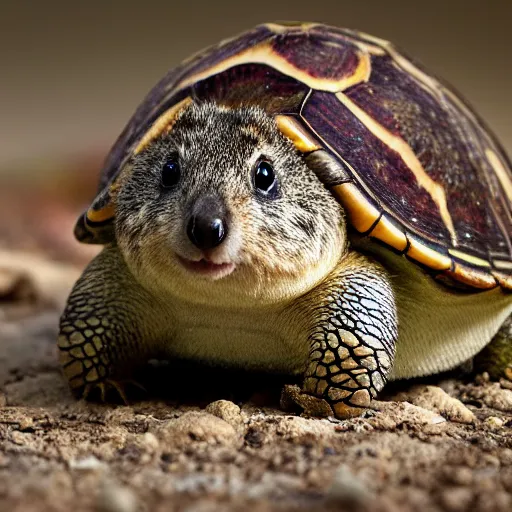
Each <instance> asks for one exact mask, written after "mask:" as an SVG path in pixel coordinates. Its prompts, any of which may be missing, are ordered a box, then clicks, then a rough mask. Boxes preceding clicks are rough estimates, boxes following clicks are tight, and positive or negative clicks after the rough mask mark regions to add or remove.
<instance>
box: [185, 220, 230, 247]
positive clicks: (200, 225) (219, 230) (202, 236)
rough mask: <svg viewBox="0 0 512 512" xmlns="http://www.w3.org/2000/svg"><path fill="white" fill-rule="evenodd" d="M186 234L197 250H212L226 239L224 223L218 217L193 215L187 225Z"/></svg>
mask: <svg viewBox="0 0 512 512" xmlns="http://www.w3.org/2000/svg"><path fill="white" fill-rule="evenodd" d="M187 234H188V237H189V238H190V241H191V242H192V243H193V244H194V245H195V246H196V247H198V248H199V249H202V250H206V249H213V248H214V247H217V246H218V245H220V244H221V243H222V240H224V238H225V237H226V227H225V222H224V221H223V220H222V219H219V218H218V217H201V216H198V215H194V216H193V217H192V218H191V219H190V221H189V223H188V227H187Z"/></svg>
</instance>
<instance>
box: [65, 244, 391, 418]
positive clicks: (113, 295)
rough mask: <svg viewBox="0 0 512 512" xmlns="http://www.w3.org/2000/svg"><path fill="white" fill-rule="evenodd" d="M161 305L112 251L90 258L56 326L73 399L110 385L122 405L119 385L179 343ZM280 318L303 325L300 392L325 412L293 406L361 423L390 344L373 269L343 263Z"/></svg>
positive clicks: (381, 287) (382, 280) (385, 305)
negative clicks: (298, 320)
mask: <svg viewBox="0 0 512 512" xmlns="http://www.w3.org/2000/svg"><path fill="white" fill-rule="evenodd" d="M164 302H166V301H159V300H158V298H156V297H152V296H151V295H150V294H149V293H148V292H146V291H145V290H144V289H143V288H142V287H141V286H140V285H139V284H138V283H137V282H136V281H135V279H134V278H133V277H132V275H131V273H130V271H129V270H128V268H127V267H126V265H125V263H124V260H123V259H122V257H121V256H120V254H119V252H118V251H117V249H116V248H107V249H105V250H104V251H103V252H102V253H101V254H100V255H99V256H98V257H96V259H95V260H94V261H93V262H92V263H91V264H90V265H89V267H88V268H87V269H86V271H85V272H84V275H83V276H82V278H81V279H80V280H79V281H78V282H77V283H76V285H75V288H74V289H73V292H72V293H71V296H70V298H69V301H68V305H67V307H66V309H65V311H64V314H63V316H62V319H61V328H60V336H59V340H58V345H59V349H60V360H61V364H62V367H63V371H64V374H65V376H66V378H67V379H68V381H69V384H70V386H71V388H72V390H73V391H74V392H75V394H77V395H79V396H84V397H86V396H87V395H88V394H89V392H90V391H91V390H92V389H93V388H95V387H99V388H100V391H101V394H102V397H103V398H104V393H105V388H106V386H108V385H111V386H113V387H115V388H116V389H117V390H118V392H119V393H120V395H121V397H122V398H123V399H125V396H124V391H123V382H124V381H126V380H127V379H129V378H130V376H131V372H132V370H133V367H134V366H136V365H137V364H141V363H143V362H144V361H145V360H147V359H149V358H150V357H154V356H156V355H158V354H159V353H161V352H162V346H163V345H162V343H161V340H162V339H163V338H164V337H165V338H166V339H165V343H167V344H169V345H170V344H172V339H173V336H174V335H176V336H179V334H180V333H179V332H176V333H173V332H172V326H171V325H169V324H172V313H171V312H170V311H169V310H166V311H163V309H162V303H164ZM171 309H172V308H171ZM283 311H284V314H285V315H286V314H288V317H287V318H288V319H289V321H290V322H292V321H293V319H294V318H296V317H297V312H299V314H301V315H303V316H304V317H306V318H308V320H307V324H309V325H310V328H309V329H306V330H305V332H304V340H303V342H304V344H308V346H309V347H310V350H309V359H308V361H306V362H305V367H306V370H305V374H304V375H305V380H304V386H303V393H305V394H306V395H311V396H312V397H316V398H318V399H320V400H321V402H322V404H323V405H322V407H323V409H324V412H323V413H322V412H320V410H319V409H318V407H317V408H316V409H315V410H312V408H311V407H310V406H304V403H305V399H306V398H305V397H304V396H303V395H300V394H299V395H297V394H296V396H295V397H292V399H294V400H295V401H296V402H298V403H299V404H300V405H302V406H303V407H304V408H305V409H306V410H307V412H310V413H312V414H324V415H325V414H326V413H327V414H330V415H335V416H337V417H340V418H344V417H349V416H354V415H358V414H361V412H362V411H363V410H364V408H365V407H367V406H368V405H369V404H370V401H371V399H372V398H374V397H375V396H376V395H377V393H378V392H379V391H380V390H381V389H382V387H383V386H384V384H385V382H386V375H387V373H388V370H389V369H390V367H391V364H392V361H393V356H394V344H395V341H396V336H397V321H396V310H395V306H394V299H393V292H392V289H391V286H390V285H389V282H388V279H387V277H386V274H385V272H384V271H383V270H382V268H381V267H380V266H379V265H377V264H375V263H372V262H369V261H368V260H367V259H366V258H364V257H361V256H359V255H357V254H355V253H354V254H350V255H348V256H347V257H346V258H344V259H343V260H342V261H341V262H340V263H339V265H338V266H337V267H336V268H335V269H334V271H333V272H331V274H329V276H328V277H327V278H326V279H325V280H324V281H323V282H322V283H321V284H320V285H319V286H317V287H316V288H314V289H313V290H311V291H310V292H309V293H308V294H306V295H305V296H304V297H302V298H301V299H300V300H298V301H297V302H295V303H293V304H292V305H291V306H287V307H286V308H284V310H283ZM226 314H229V311H226ZM248 321H250V320H249V319H248ZM285 321H286V318H285ZM298 345H300V343H299V344H298ZM298 345H297V346H298ZM306 401H307V400H306ZM315 403H317V405H318V402H317V401H315Z"/></svg>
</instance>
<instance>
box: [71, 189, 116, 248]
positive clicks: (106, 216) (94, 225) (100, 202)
mask: <svg viewBox="0 0 512 512" xmlns="http://www.w3.org/2000/svg"><path fill="white" fill-rule="evenodd" d="M111 188H112V187H111V186H107V187H105V188H104V189H103V190H102V191H101V192H100V193H99V194H98V195H97V196H96V198H95V199H94V201H93V202H92V204H91V206H90V207H89V208H88V209H87V210H86V211H85V212H84V213H83V214H82V215H81V216H80V217H79V218H78V220H77V222H76V224H75V231H74V233H75V237H76V239H77V240H78V241H79V242H82V243H85V244H109V243H112V242H114V240H115V234H114V217H115V215H114V213H115V212H114V203H113V200H112V196H111Z"/></svg>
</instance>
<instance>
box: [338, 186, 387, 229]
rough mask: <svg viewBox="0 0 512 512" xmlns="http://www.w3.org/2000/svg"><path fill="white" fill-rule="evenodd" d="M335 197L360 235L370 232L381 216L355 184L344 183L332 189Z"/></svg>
mask: <svg viewBox="0 0 512 512" xmlns="http://www.w3.org/2000/svg"><path fill="white" fill-rule="evenodd" d="M332 191H333V193H334V195H335V196H337V197H338V198H339V200H340V201H341V204H342V205H343V207H344V208H345V210H346V211H347V214H348V216H349V218H350V222H351V224H352V225H353V226H354V227H355V228H356V229H357V231H359V232H360V233H365V232H366V231H368V230H369V229H370V228H371V227H372V226H373V224H374V223H375V222H376V220H377V219H378V218H379V216H380V212H379V210H377V208H375V207H373V206H372V205H371V204H370V203H369V202H368V201H367V200H366V199H365V197H364V196H363V194H362V192H361V191H360V190H359V189H358V188H357V186H356V185H355V184H354V183H343V184H341V185H336V186H334V187H333V188H332Z"/></svg>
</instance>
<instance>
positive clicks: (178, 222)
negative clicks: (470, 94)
mask: <svg viewBox="0 0 512 512" xmlns="http://www.w3.org/2000/svg"><path fill="white" fill-rule="evenodd" d="M511 202H512V174H511V165H510V162H509V160H508V159H507V157H506V155H505V153H504V151H503V150H502V149H501V147H500V146H499V143H498V142H497V141H496V139H495V138H494V136H493V135H492V134H491V133H490V131H489V130H488V129H487V128H486V127H485V125H484V123H483V122H482V120H481V119H480V118H479V117H478V116H477V115H476V114H475V113H474V112H473V110H472V109H471V108H470V107H469V106H468V104H467V103H466V102H465V101H464V100H463V99H462V98H461V97H460V96H459V95H458V94H457V93H456V92H455V91H454V90H453V89H452V88H451V87H449V86H448V85H446V84H444V83H443V82H441V81H440V80H439V79H437V78H435V77H434V76H433V75H431V74H429V73H428V72H427V71H425V70H424V69H423V68H422V67H421V66H420V65H419V64H417V63H416V62H415V61H413V60H411V59H409V58H408V57H406V56H404V54H403V53H400V52H399V51H398V50H397V49H395V47H394V46H392V45H391V44H389V43H388V42H386V41H383V40H381V39H378V38H375V37H372V36H369V35H366V34H363V33H360V32H357V31H353V30H347V29H339V28H334V27H330V26H326V25H323V24H315V23H291V24H275V23H271V24H266V25H261V26H258V27H256V28H254V29H253V30H250V31H248V32H245V33H243V34H241V35H239V36H238V37H235V38H233V39H229V40H226V41H223V42H221V43H220V44H218V45H216V46H213V47H211V48H209V49H207V50H204V51H202V52H201V53H198V54H197V55H194V56H193V57H191V58H190V59H188V60H186V61H185V62H184V63H182V64H181V65H179V66H178V67H177V68H175V69H173V70H172V71H170V72H169V73H168V74H167V75H166V76H165V77H164V78H163V79H162V80H161V81H160V82H159V83H158V84H157V85H156V86H155V87H154V89H153V90H152V91H151V92H150V93H149V95H148V96H147V97H146V98H145V100H144V101H143V102H142V104H141V105H140V106H139V108H138V109H137V111H136V112H135V114H134V115H133V117H132V118H131V120H130V121H129V123H128V125H127V126H126V128H125V129H124V131H123V132H122V134H121V135H120V137H119V138H118V140H117V142H116V143H115V145H114V146H113V148H112V150H111V152H110V154H109V155H108V157H107V159H106V163H105V166H104V168H103V171H102V174H101V179H100V183H99V189H98V194H97V196H96V198H95V199H94V200H93V201H92V204H91V205H90V207H89V209H88V210H87V211H86V212H85V213H84V214H83V215H82V216H81V217H80V218H79V220H78V222H77V225H76V229H75V235H76V237H77V238H78V240H80V241H82V242H85V243H92V244H103V245H104V246H105V247H104V248H103V250H102V252H101V253H100V254H99V255H98V256H97V257H96V258H95V259H94V260H93V261H92V262H91V263H90V265H89V266H88V267H87V268H86V270H85V271H84V273H83V275H82V277H81V278H80V279H79V280H78V282H77V283H76V285H75V287H74V289H73V290H72V292H71V295H70V297H69V299H68V302H67V306H66V308H65V311H64V313H63V315H62V318H61V323H60V335H59V338H58V347H59V349H60V361H61V364H62V368H63V371H64V375H65V377H66V378H67V380H68V381H69V384H70V386H71V388H72V390H74V391H75V393H76V394H77V395H79V396H87V395H88V394H89V392H90V391H91V390H92V389H95V388H99V389H100V390H101V392H102V393H104V392H105V389H106V388H107V387H108V386H114V387H116V388H117V389H118V390H119V391H120V393H121V394H123V389H122V386H121V384H122V382H123V381H125V380H126V379H129V378H130V376H131V375H132V371H133V368H134V367H135V366H136V365H137V364H139V363H141V362H143V361H146V360H147V359H150V358H153V357H165V358H169V359H170V358H180V359H182V358H184V359H192V360H200V361H204V362H207V363H209V364H215V365H219V366H231V367H238V368H243V369H259V370H265V371H268V372H279V373H286V374H293V375H300V376H303V378H304V380H303V386H302V389H301V391H300V393H295V396H294V399H295V400H296V401H297V402H298V403H299V404H300V403H302V404H304V403H312V404H316V405H315V406H314V407H313V409H314V410H315V411H321V413H325V414H331V415H335V416H337V417H340V418H343V417H349V416H354V415H358V414H361V413H362V411H364V409H365V408H366V407H367V406H369V404H370V402H371V400H372V399H373V398H374V397H376V396H377V394H378V393H379V392H380V391H381V390H382V388H383V387H384V385H385V383H386V381H388V380H390V379H404V378H410V377H417V376H424V375H428V374H434V373H437V372H442V371H445V370H449V369H451V368H454V367H456V366H458V365H461V364H462V363H464V362H465V361H467V360H470V359H471V358H473V356H475V355H476V354H478V353H479V352H481V351H482V349H484V348H485V349H484V354H482V355H481V356H479V357H480V360H481V361H483V362H484V363H485V364H487V366H488V368H489V369H490V371H491V372H492V375H494V376H498V375H499V376H503V375H505V376H506V375H509V376H510V372H511V364H512V348H511V347H512V344H511V340H512V327H511V313H512V293H510V292H511V290H512V245H511V233H512V209H511Z"/></svg>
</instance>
